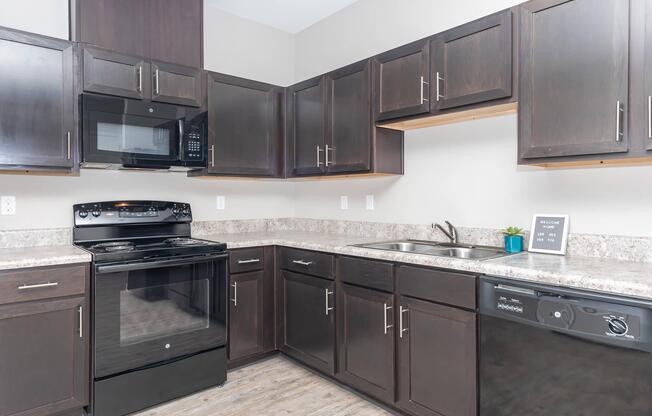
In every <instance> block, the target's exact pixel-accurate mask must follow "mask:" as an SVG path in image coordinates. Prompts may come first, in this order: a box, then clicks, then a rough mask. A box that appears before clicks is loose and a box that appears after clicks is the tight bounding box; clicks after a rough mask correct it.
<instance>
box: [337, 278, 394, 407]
mask: <svg viewBox="0 0 652 416" xmlns="http://www.w3.org/2000/svg"><path fill="white" fill-rule="evenodd" d="M337 316H338V319H337V323H338V358H339V359H338V363H339V365H338V374H337V378H338V379H340V380H341V381H342V382H344V383H345V384H348V385H350V386H352V387H354V388H356V389H358V390H360V391H363V392H366V393H368V394H369V395H371V396H374V397H376V398H378V399H380V400H382V401H384V402H387V403H393V402H394V379H395V375H394V332H395V331H394V318H393V317H394V295H393V294H391V293H385V292H381V291H378V290H372V289H365V288H361V287H357V286H352V285H349V284H346V283H344V284H341V285H340V286H339V290H338V292H337Z"/></svg>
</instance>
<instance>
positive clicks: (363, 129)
mask: <svg viewBox="0 0 652 416" xmlns="http://www.w3.org/2000/svg"><path fill="white" fill-rule="evenodd" d="M371 67H372V65H371V61H369V60H365V61H361V62H357V63H355V64H352V65H349V66H347V67H344V68H341V69H338V70H336V71H333V72H330V73H328V74H326V75H324V76H321V77H317V78H313V79H310V80H307V81H304V82H302V83H299V84H297V85H295V86H292V87H290V88H289V89H288V94H287V132H288V134H287V137H288V147H287V150H288V156H287V161H288V168H287V170H288V175H289V176H291V177H297V176H328V175H342V174H351V175H354V174H399V175H400V174H402V173H403V133H402V132H400V131H395V130H389V129H383V128H378V127H376V126H375V125H374V122H373V117H372V116H373V115H372V102H371V97H372V95H371V89H372V70H371Z"/></svg>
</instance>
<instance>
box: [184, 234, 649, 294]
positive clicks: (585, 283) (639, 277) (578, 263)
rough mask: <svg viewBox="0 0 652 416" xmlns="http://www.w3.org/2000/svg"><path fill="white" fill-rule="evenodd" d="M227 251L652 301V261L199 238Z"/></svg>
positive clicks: (328, 239)
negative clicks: (346, 261) (327, 256)
mask: <svg viewBox="0 0 652 416" xmlns="http://www.w3.org/2000/svg"><path fill="white" fill-rule="evenodd" d="M195 237H197V238H204V239H207V240H213V241H220V242H224V243H227V247H228V248H242V247H255V246H265V245H280V246H286V247H296V248H304V249H307V250H316V251H324V252H329V253H336V254H348V255H351V256H360V257H368V258H374V259H380V260H389V261H395V262H401V263H411V264H419V265H424V266H432V267H441V268H447V269H455V270H461V271H469V272H474V273H482V274H488V275H493V276H502V277H507V278H511V279H517V280H524V281H529V282H536V283H541V284H550V285H555V286H564V287H570V288H578V289H586V290H592V291H598V292H604V293H613V294H619V295H624V296H632V297H637V298H645V299H652V263H636V262H629V261H618V260H611V259H601V258H592V257H563V256H555V255H547V254H535V253H521V254H516V255H511V256H506V257H502V258H498V259H493V260H486V261H476V260H463V259H453V258H446V257H436V256H427V255H419V254H407V253H397V252H392V251H383V250H373V249H365V248H361V247H351V244H361V243H370V242H374V241H375V240H373V239H371V240H370V239H369V238H356V237H351V236H343V235H328V234H319V233H309V232H301V231H279V232H260V233H259V232H251V233H238V234H216V235H196V236H195Z"/></svg>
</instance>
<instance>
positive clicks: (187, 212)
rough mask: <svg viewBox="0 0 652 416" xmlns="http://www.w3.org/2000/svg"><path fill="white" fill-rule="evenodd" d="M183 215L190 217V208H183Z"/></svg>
mask: <svg viewBox="0 0 652 416" xmlns="http://www.w3.org/2000/svg"><path fill="white" fill-rule="evenodd" d="M181 213H182V214H183V215H190V208H188V207H183V211H181Z"/></svg>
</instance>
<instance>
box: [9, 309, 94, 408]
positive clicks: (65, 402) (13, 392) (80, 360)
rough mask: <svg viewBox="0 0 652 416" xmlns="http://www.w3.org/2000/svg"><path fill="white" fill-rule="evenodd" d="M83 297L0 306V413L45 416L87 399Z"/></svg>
mask: <svg viewBox="0 0 652 416" xmlns="http://www.w3.org/2000/svg"><path fill="white" fill-rule="evenodd" d="M84 301H85V300H84V298H83V297H81V298H64V299H60V300H48V301H38V302H26V303H17V304H13V305H9V306H0V339H2V342H0V416H28V415H29V416H41V415H43V416H47V415H51V414H55V413H57V412H64V411H68V410H72V409H78V408H81V407H83V406H85V405H87V404H88V385H89V384H90V380H89V377H90V376H89V372H88V343H87V339H88V333H89V332H88V328H89V326H88V313H87V308H86V305H85V303H84Z"/></svg>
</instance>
